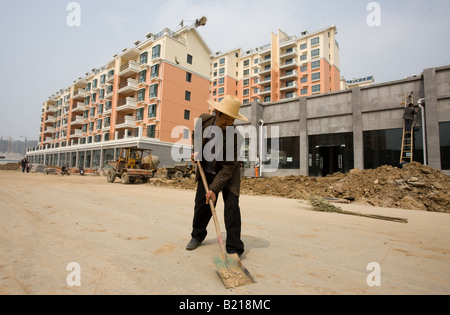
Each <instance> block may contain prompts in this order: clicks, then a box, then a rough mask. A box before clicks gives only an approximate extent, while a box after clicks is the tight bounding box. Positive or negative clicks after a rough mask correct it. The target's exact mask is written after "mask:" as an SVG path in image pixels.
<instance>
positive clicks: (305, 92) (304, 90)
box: [300, 88, 308, 95]
mask: <svg viewBox="0 0 450 315" xmlns="http://www.w3.org/2000/svg"><path fill="white" fill-rule="evenodd" d="M300 93H301V94H302V95H306V94H308V88H304V89H302V90H301V92H300Z"/></svg>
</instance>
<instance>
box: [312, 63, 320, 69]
mask: <svg viewBox="0 0 450 315" xmlns="http://www.w3.org/2000/svg"><path fill="white" fill-rule="evenodd" d="M319 68H320V61H313V62H311V70H313V69H319Z"/></svg>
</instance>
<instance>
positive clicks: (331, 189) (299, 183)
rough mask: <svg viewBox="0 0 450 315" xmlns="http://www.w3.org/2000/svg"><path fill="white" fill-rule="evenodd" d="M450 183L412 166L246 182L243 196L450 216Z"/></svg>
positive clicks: (431, 171)
mask: <svg viewBox="0 0 450 315" xmlns="http://www.w3.org/2000/svg"><path fill="white" fill-rule="evenodd" d="M449 179H450V177H449V176H447V175H444V174H442V172H441V171H438V170H435V169H432V168H431V167H428V166H424V165H421V164H419V163H411V164H409V165H407V166H405V167H404V168H403V169H399V168H395V167H392V166H382V167H380V168H378V169H375V170H364V171H361V170H359V169H354V170H351V171H350V172H349V173H347V174H341V173H336V174H334V175H329V176H327V177H323V178H312V177H306V176H289V177H284V178H280V177H276V178H265V179H259V180H250V179H245V180H244V181H243V186H242V193H243V194H250V195H261V194H266V195H273V196H280V197H286V198H293V199H305V200H306V199H309V197H310V196H320V197H329V198H340V199H347V200H350V201H355V202H358V203H365V204H370V205H373V206H380V207H387V208H402V209H412V210H427V211H433V212H449V213H450V181H449ZM252 182H253V184H252Z"/></svg>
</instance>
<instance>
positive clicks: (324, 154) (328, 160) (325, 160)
mask: <svg viewBox="0 0 450 315" xmlns="http://www.w3.org/2000/svg"><path fill="white" fill-rule="evenodd" d="M319 156H320V172H319V175H321V176H322V177H325V176H327V175H330V174H334V173H337V172H341V173H343V172H344V150H343V147H342V146H321V147H320V148H319Z"/></svg>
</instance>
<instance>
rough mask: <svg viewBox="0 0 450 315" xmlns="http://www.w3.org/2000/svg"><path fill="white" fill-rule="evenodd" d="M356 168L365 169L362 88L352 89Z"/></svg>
mask: <svg viewBox="0 0 450 315" xmlns="http://www.w3.org/2000/svg"><path fill="white" fill-rule="evenodd" d="M352 109H353V151H354V152H353V160H354V168H359V169H361V170H363V169H364V141H363V127H362V98H361V88H354V89H352Z"/></svg>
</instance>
